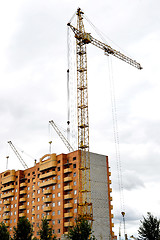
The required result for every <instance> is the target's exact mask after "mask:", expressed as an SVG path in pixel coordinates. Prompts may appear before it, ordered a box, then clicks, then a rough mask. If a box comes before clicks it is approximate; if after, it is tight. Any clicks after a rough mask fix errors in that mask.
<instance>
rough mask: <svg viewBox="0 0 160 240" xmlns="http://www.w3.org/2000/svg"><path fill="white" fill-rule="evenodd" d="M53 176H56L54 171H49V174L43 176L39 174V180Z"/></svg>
mask: <svg viewBox="0 0 160 240" xmlns="http://www.w3.org/2000/svg"><path fill="white" fill-rule="evenodd" d="M53 176H56V172H55V171H51V172H48V173H45V174H41V175H40V177H39V178H40V179H44V178H47V177H53Z"/></svg>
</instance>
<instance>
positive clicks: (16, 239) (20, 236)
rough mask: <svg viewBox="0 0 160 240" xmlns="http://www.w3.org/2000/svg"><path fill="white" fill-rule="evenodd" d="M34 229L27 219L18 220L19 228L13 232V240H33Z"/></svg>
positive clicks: (15, 228)
mask: <svg viewBox="0 0 160 240" xmlns="http://www.w3.org/2000/svg"><path fill="white" fill-rule="evenodd" d="M32 236H33V229H32V226H31V224H30V222H29V220H28V219H27V218H26V217H21V218H19V220H18V223H17V227H14V230H13V240H24V239H25V240H31V239H32Z"/></svg>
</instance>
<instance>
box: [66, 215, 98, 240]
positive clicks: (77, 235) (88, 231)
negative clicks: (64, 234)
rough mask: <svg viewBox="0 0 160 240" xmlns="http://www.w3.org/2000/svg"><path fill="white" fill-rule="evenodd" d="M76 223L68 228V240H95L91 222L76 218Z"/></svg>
mask: <svg viewBox="0 0 160 240" xmlns="http://www.w3.org/2000/svg"><path fill="white" fill-rule="evenodd" d="M75 222H76V224H75V226H74V227H73V228H70V229H69V232H68V238H69V239H70V240H88V239H90V240H96V238H95V236H93V235H92V228H91V224H90V223H89V221H88V220H85V219H84V218H79V219H76V221H75Z"/></svg>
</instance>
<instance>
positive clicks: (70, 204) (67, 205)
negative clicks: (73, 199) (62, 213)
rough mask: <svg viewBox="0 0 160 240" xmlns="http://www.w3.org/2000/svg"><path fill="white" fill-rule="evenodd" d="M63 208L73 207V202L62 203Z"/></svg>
mask: <svg viewBox="0 0 160 240" xmlns="http://www.w3.org/2000/svg"><path fill="white" fill-rule="evenodd" d="M64 208H73V204H72V203H66V204H64Z"/></svg>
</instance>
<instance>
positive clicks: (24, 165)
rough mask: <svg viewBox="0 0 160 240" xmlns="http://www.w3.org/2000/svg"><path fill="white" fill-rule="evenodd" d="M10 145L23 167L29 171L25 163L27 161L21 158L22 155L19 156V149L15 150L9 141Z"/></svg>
mask: <svg viewBox="0 0 160 240" xmlns="http://www.w3.org/2000/svg"><path fill="white" fill-rule="evenodd" d="M8 143H9V145H10V147H11V148H12V150H13V151H14V153H15V154H16V156H17V158H18V159H19V161H20V162H21V164H22V165H23V167H24V169H27V168H28V166H27V164H26V163H25V161H24V160H23V158H22V157H21V155H20V154H19V152H18V151H17V149H16V148H15V146H14V145H13V143H12V142H11V141H8Z"/></svg>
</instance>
